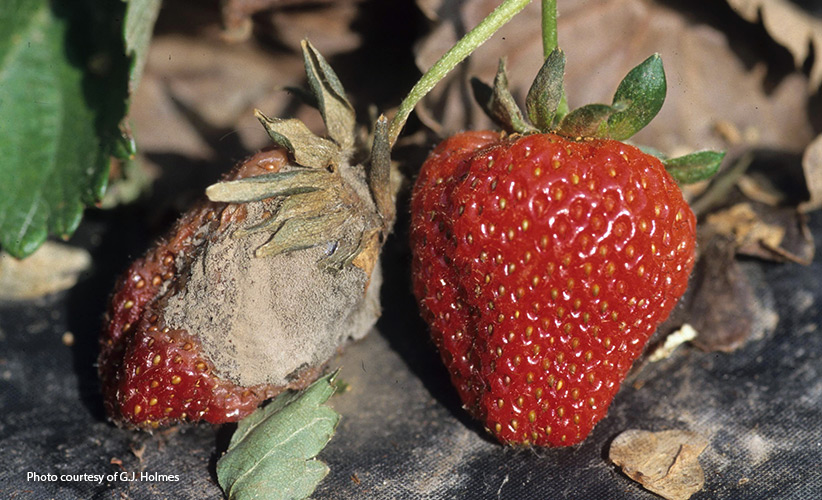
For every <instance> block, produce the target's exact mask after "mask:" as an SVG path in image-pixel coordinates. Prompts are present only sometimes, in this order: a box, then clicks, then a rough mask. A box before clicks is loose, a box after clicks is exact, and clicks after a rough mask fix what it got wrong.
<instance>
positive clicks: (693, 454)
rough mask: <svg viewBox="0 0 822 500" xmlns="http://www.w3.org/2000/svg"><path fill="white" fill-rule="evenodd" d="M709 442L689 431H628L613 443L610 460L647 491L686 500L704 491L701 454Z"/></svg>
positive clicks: (669, 498) (677, 499)
mask: <svg viewBox="0 0 822 500" xmlns="http://www.w3.org/2000/svg"><path fill="white" fill-rule="evenodd" d="M707 446H708V440H707V439H705V438H704V437H703V436H701V435H699V434H697V433H695V432H690V431H681V430H669V431H661V432H650V431H643V430H636V429H632V430H627V431H625V432H623V433H621V434H620V435H618V436H617V437H616V438H615V439H614V441H613V442H612V443H611V448H610V450H609V453H608V458H610V459H611V461H612V462H613V463H615V464H616V465H618V466H619V467H620V468H622V472H624V473H625V475H626V476H628V477H630V478H631V479H633V480H634V481H636V482H638V483H639V484H641V485H642V486H643V487H644V488H646V489H648V490H650V491H652V492H654V493H656V494H657V495H659V496H661V497H663V498H666V499H668V500H687V499H688V498H690V497H691V495H693V494H694V493H696V492H697V491H699V490H701V489H702V486H703V485H704V484H705V475H704V473H703V471H702V466H701V465H700V464H699V460H698V457H699V454H700V453H702V451H703V450H704V449H705V448H706V447H707Z"/></svg>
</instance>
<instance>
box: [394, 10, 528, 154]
mask: <svg viewBox="0 0 822 500" xmlns="http://www.w3.org/2000/svg"><path fill="white" fill-rule="evenodd" d="M530 2H531V0H505V1H504V2H502V3H501V4H500V5H499V7H497V8H496V9H494V11H493V12H491V14H489V15H488V17H486V18H485V19H483V20H482V21H481V22H480V23H479V24H478V25H477V26H476V27H475V28H474V29H472V30H471V31H469V32H468V33H466V34H465V36H463V37H462V38H461V39H460V40H459V41H458V42H457V43H456V44H455V45H454V46H453V47H451V48H450V49H449V50H448V52H446V53H445V54H443V56H442V57H441V58H440V59H439V60H438V61H437V62H435V63H434V65H433V66H431V68H430V69H429V70H428V71H426V72H425V74H424V75H422V77H420V79H419V81H418V82H417V83H416V85H414V87H413V88H412V89H411V91H410V92H408V96H406V97H405V99H403V101H402V102H401V103H400V107H399V109H398V110H397V114H396V115H394V119H393V120H391V127H390V128H389V130H388V138H389V144H391V146H393V145H394V143H396V142H397V137H399V135H400V131H401V130H402V128H403V127H404V126H405V122H406V121H407V120H408V116H409V115H410V114H411V111H413V110H414V107H415V106H416V105H417V103H418V102H420V100H422V98H423V97H425V95H426V94H428V92H430V91H431V89H432V88H434V86H435V85H436V84H437V83H438V82H439V81H440V80H442V79H443V78H444V77H445V75H447V74H448V73H449V72H450V71H451V70H452V69H454V67H456V65H457V64H459V63H461V62H462V61H463V60H464V59H465V58H466V57H468V56H469V55H471V53H472V52H474V50H476V49H477V47H479V46H480V45H482V44H483V43H485V41H486V40H488V39H489V38H490V37H491V35H493V34H494V32H496V31H497V30H498V29H500V28H501V27H502V26H504V25H505V24H506V23H507V22H508V21H510V20H511V18H513V17H514V16H515V15H516V14H517V13H518V12H519V11H521V10H522V9H524V8H525V6H526V5H528V4H529V3H530Z"/></svg>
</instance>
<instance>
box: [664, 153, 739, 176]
mask: <svg viewBox="0 0 822 500" xmlns="http://www.w3.org/2000/svg"><path fill="white" fill-rule="evenodd" d="M724 157H725V153H724V152H718V151H697V152H696V153H691V154H688V155H685V156H679V157H677V158H670V159H667V160H663V161H662V163H663V164H664V165H665V169H666V170H667V171H668V173H669V174H671V177H673V178H674V179H675V180H676V181H677V182H678V183H680V184H693V183H694V182H699V181H704V180H706V179H709V178H710V177H711V176H713V175H714V174H715V173H716V172H717V170H719V166H720V165H721V164H722V159H723V158H724Z"/></svg>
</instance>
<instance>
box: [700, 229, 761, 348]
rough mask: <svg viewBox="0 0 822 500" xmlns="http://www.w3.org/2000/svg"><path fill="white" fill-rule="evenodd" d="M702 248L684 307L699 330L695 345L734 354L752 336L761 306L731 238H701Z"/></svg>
mask: <svg viewBox="0 0 822 500" xmlns="http://www.w3.org/2000/svg"><path fill="white" fill-rule="evenodd" d="M705 232H707V230H704V229H703V234H704V233H705ZM700 249H701V251H700V256H699V260H698V261H697V263H696V267H695V269H694V274H693V277H692V278H691V284H690V286H691V293H690V294H689V296H688V297H687V300H686V304H685V308H686V310H687V317H688V320H689V321H690V322H691V323H692V325H693V327H694V328H695V329H696V330H697V331H698V335H697V337H696V338H695V339H694V340H693V344H694V345H696V346H697V347H698V348H700V349H702V350H704V351H709V352H713V351H721V352H731V351H733V350H735V349H737V348H738V347H740V346H742V345H743V344H744V343H745V341H746V340H747V339H748V338H749V337H750V336H751V333H752V331H753V326H754V319H755V317H756V314H755V311H756V310H757V307H758V306H759V304H758V303H757V302H756V297H755V294H754V290H753V286H752V285H751V283H750V281H749V279H748V277H747V276H746V275H745V273H744V272H742V270H741V269H740V267H739V263H738V262H737V261H736V259H735V256H736V250H737V245H736V243H735V242H734V240H733V237H732V236H728V235H724V234H721V233H719V232H714V233H712V234H710V236H707V237H702V238H700Z"/></svg>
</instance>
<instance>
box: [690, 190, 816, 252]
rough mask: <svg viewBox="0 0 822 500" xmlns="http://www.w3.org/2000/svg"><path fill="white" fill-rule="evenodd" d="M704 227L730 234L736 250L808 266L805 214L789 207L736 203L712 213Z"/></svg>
mask: <svg viewBox="0 0 822 500" xmlns="http://www.w3.org/2000/svg"><path fill="white" fill-rule="evenodd" d="M706 223H707V226H708V227H707V230H708V231H712V232H714V233H716V234H721V235H731V236H732V237H733V238H734V240H735V241H734V243H735V245H736V250H735V251H736V253H738V254H741V255H747V256H750V257H758V258H761V259H765V260H773V261H777V262H796V263H799V264H803V265H809V264H810V262H811V260H813V255H814V252H815V249H814V242H813V239H812V238H811V237H810V235H809V230H808V228H807V226H806V224H805V220H804V216H803V215H802V214H801V213H799V212H797V210H796V209H794V208H792V207H782V208H774V207H769V206H766V205H762V204H759V203H739V204H736V205H734V206H732V207H730V208H728V209H726V210H723V211H720V212H716V213H713V214H711V215H709V216H708V217H707V219H706Z"/></svg>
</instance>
